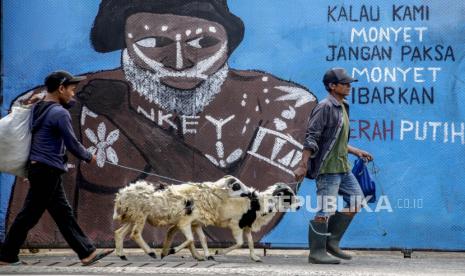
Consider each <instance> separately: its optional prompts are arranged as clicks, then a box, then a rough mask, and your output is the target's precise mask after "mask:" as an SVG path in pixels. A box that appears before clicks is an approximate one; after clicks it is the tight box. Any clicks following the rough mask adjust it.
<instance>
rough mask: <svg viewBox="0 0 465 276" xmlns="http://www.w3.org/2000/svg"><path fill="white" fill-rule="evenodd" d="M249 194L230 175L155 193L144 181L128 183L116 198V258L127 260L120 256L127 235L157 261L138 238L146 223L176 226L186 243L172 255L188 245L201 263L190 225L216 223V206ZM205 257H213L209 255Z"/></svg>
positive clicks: (240, 183)
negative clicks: (197, 222)
mask: <svg viewBox="0 0 465 276" xmlns="http://www.w3.org/2000/svg"><path fill="white" fill-rule="evenodd" d="M249 194H250V191H249V188H248V187H247V186H245V185H244V184H243V183H242V182H240V181H239V180H238V179H237V178H235V177H233V176H225V177H223V178H221V179H219V180H217V181H216V182H203V183H184V184H181V185H171V186H167V187H166V188H165V189H162V190H156V189H155V187H154V186H153V185H152V184H150V183H149V182H147V181H143V180H142V181H137V182H136V183H133V184H130V185H129V186H127V187H124V188H122V189H120V190H119V192H118V193H117V194H116V198H115V206H114V213H113V219H114V220H117V221H120V222H121V224H122V225H121V227H120V228H118V229H117V230H116V231H115V247H116V255H117V256H119V257H120V258H121V259H122V260H127V258H126V256H125V255H124V254H123V241H124V238H125V237H126V235H127V234H128V233H130V237H131V239H132V240H134V241H135V242H136V243H137V244H138V245H139V247H141V248H142V249H143V250H144V252H145V253H146V254H148V255H149V256H151V257H152V258H156V254H155V251H154V250H152V249H151V248H150V247H149V246H148V245H147V243H146V242H145V241H144V240H143V238H142V235H141V234H142V230H143V228H144V225H145V222H148V223H149V224H150V225H152V226H155V227H156V226H167V225H168V226H169V225H175V226H176V228H177V229H179V230H181V232H182V233H183V234H184V236H185V237H186V241H185V242H183V243H182V244H180V245H179V246H177V247H176V248H174V249H173V251H172V252H171V253H173V254H174V253H176V252H178V251H179V250H181V249H183V248H185V247H188V246H189V249H190V250H191V253H192V256H193V257H194V258H195V259H197V260H203V259H204V258H203V257H202V256H200V255H199V254H198V253H197V252H196V251H195V248H194V246H193V240H194V238H193V234H192V229H191V224H192V222H193V221H199V222H202V223H205V224H211V223H212V222H213V221H216V220H217V217H218V214H217V213H216V212H215V210H217V209H218V208H217V206H220V205H222V203H223V202H224V201H225V200H227V199H229V198H235V197H241V196H242V197H243V196H247V195H249ZM206 210H208V211H206ZM190 245H192V246H190ZM206 257H210V258H212V257H211V256H209V255H208V254H207V255H206Z"/></svg>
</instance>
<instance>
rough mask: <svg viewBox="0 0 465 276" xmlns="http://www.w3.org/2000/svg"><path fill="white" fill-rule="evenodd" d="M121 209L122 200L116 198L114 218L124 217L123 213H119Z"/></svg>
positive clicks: (120, 218)
mask: <svg viewBox="0 0 465 276" xmlns="http://www.w3.org/2000/svg"><path fill="white" fill-rule="evenodd" d="M120 210H121V208H120V202H119V200H118V198H116V200H115V208H114V210H113V220H119V221H121V220H122V219H123V217H122V215H121V214H120V213H119V211H120Z"/></svg>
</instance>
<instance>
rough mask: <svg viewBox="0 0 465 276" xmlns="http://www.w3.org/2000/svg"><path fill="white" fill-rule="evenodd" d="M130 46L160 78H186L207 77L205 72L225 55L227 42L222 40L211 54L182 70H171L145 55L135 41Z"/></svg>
mask: <svg viewBox="0 0 465 276" xmlns="http://www.w3.org/2000/svg"><path fill="white" fill-rule="evenodd" d="M132 48H133V50H134V52H135V53H136V54H137V56H138V57H139V58H140V59H141V60H142V61H143V62H144V63H145V64H147V66H148V67H150V69H152V70H153V71H154V72H158V74H159V76H160V77H161V78H163V77H186V78H199V79H204V80H205V79H207V77H208V75H206V74H205V72H206V71H208V70H209V69H211V68H212V67H213V66H214V65H215V63H216V62H218V61H219V60H220V59H222V58H223V57H224V56H225V55H227V49H228V43H227V42H224V43H223V45H221V48H220V49H219V50H218V51H216V53H215V54H213V55H212V56H210V57H208V58H206V59H203V60H201V61H199V62H198V63H197V64H196V65H195V66H194V67H191V68H188V69H186V70H183V71H172V70H169V69H167V68H165V67H164V66H163V64H161V63H160V62H158V61H156V60H153V59H151V58H149V57H147V56H146V55H145V54H144V53H143V52H142V51H141V50H140V49H139V47H138V45H137V43H134V44H132Z"/></svg>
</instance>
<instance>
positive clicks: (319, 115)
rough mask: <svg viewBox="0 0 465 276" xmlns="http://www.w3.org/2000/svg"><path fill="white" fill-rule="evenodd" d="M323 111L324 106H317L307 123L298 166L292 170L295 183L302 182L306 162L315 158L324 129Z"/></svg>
mask: <svg viewBox="0 0 465 276" xmlns="http://www.w3.org/2000/svg"><path fill="white" fill-rule="evenodd" d="M325 118H326V116H325V110H324V106H322V105H317V106H316V107H315V109H314V110H313V112H312V115H311V117H310V120H309V121H308V127H307V132H306V135H305V143H304V151H303V153H302V159H301V161H300V163H299V166H298V167H297V169H296V170H294V175H295V179H296V181H299V182H300V181H302V180H303V179H304V177H305V174H306V173H307V169H308V161H309V159H310V157H313V156H315V154H316V153H317V152H318V150H319V148H318V142H319V140H320V137H321V133H322V132H323V129H324V127H325V122H326V120H325Z"/></svg>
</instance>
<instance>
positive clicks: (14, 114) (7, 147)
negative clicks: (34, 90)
mask: <svg viewBox="0 0 465 276" xmlns="http://www.w3.org/2000/svg"><path fill="white" fill-rule="evenodd" d="M31 115H32V112H31V106H21V107H20V106H15V107H13V108H12V111H11V113H10V114H8V115H7V116H5V117H3V118H2V119H0V171H1V172H6V173H10V174H14V175H17V176H22V177H25V176H26V162H27V160H28V158H29V151H30V149H31V137H32V135H31V130H30V123H31V122H30V121H31V119H32V118H31Z"/></svg>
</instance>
